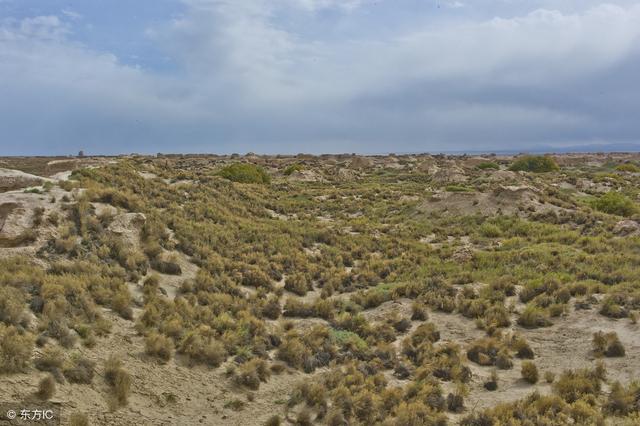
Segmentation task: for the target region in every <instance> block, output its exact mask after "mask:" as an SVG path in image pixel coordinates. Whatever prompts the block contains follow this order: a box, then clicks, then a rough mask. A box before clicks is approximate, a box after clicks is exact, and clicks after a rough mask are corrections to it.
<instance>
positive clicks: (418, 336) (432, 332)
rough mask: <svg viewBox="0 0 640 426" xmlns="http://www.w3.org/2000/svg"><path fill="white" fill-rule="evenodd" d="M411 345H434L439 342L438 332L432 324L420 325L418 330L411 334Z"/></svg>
mask: <svg viewBox="0 0 640 426" xmlns="http://www.w3.org/2000/svg"><path fill="white" fill-rule="evenodd" d="M410 339H411V343H412V344H413V345H414V346H418V345H420V344H421V343H422V342H431V343H435V342H437V341H438V340H440V332H439V331H438V330H437V329H436V326H435V324H433V323H430V322H428V323H424V324H420V325H419V326H418V328H416V330H415V331H414V332H413V333H412V334H411V337H410Z"/></svg>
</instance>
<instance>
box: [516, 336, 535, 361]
mask: <svg viewBox="0 0 640 426" xmlns="http://www.w3.org/2000/svg"><path fill="white" fill-rule="evenodd" d="M511 348H512V349H513V350H514V351H515V352H516V356H517V357H518V358H520V359H533V358H534V353H533V349H531V346H529V344H528V343H527V341H526V340H525V339H524V338H523V337H515V338H514V339H513V341H512V343H511Z"/></svg>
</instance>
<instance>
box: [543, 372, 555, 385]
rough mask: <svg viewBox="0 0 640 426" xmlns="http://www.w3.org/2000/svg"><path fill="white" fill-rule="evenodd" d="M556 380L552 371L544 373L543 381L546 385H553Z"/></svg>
mask: <svg viewBox="0 0 640 426" xmlns="http://www.w3.org/2000/svg"><path fill="white" fill-rule="evenodd" d="M555 379H556V374H555V373H554V372H553V371H545V372H544V381H545V382H547V383H553V381H554V380H555Z"/></svg>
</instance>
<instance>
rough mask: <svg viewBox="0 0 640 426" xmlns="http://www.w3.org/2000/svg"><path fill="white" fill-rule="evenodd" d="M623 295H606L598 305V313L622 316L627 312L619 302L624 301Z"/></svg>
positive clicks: (614, 316) (611, 316)
mask: <svg viewBox="0 0 640 426" xmlns="http://www.w3.org/2000/svg"><path fill="white" fill-rule="evenodd" d="M624 299H625V297H624V296H623V295H620V294H610V295H607V296H606V297H605V298H604V299H603V300H602V304H601V305H600V314H601V315H604V316H606V317H609V318H624V317H626V316H627V315H628V314H629V313H628V311H627V309H625V307H624V306H622V305H621V303H624V302H625V300H624Z"/></svg>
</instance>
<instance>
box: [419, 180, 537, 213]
mask: <svg viewBox="0 0 640 426" xmlns="http://www.w3.org/2000/svg"><path fill="white" fill-rule="evenodd" d="M531 208H533V209H534V210H536V211H537V210H540V209H542V208H543V205H542V204H541V203H540V202H539V200H538V196H537V194H536V192H535V191H534V190H533V189H532V188H531V187H528V186H500V187H498V188H496V189H495V190H494V191H493V192H490V193H482V192H440V193H437V194H435V195H434V196H432V197H431V198H430V199H428V200H426V201H425V202H424V203H422V204H421V205H420V207H419V209H420V211H422V212H427V213H430V212H439V213H444V212H448V213H452V214H458V215H472V214H481V215H494V214H514V213H517V212H518V211H519V210H529V209H531Z"/></svg>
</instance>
